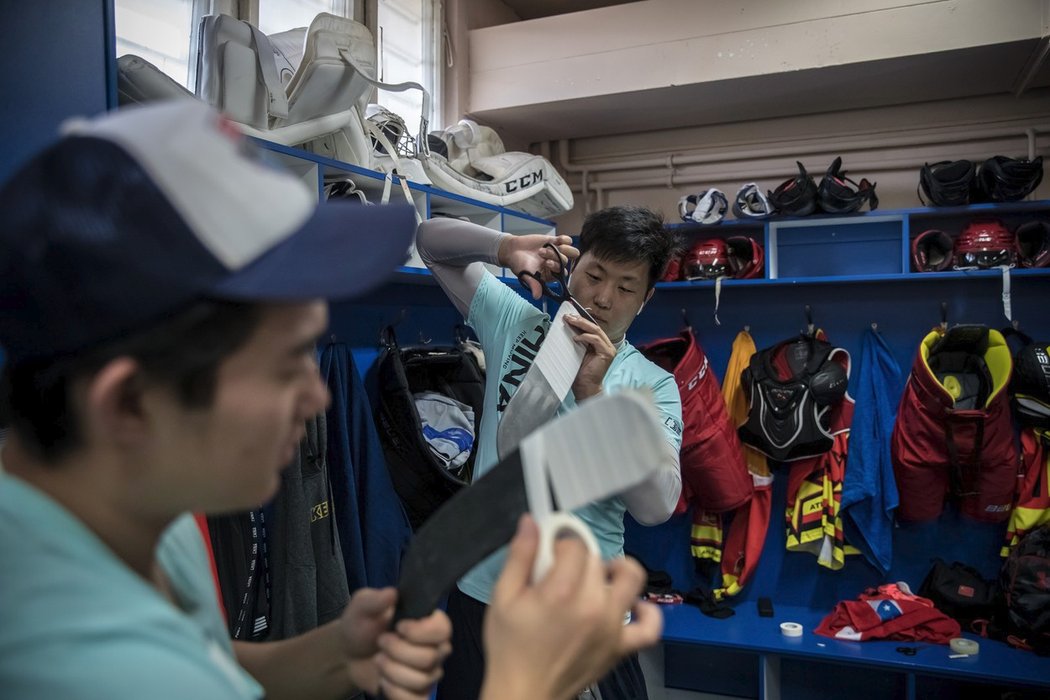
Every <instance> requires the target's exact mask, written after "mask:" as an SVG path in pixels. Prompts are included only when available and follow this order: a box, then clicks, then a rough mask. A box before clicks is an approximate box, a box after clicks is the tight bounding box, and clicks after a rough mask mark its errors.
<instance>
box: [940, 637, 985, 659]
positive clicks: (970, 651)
mask: <svg viewBox="0 0 1050 700" xmlns="http://www.w3.org/2000/svg"><path fill="white" fill-rule="evenodd" d="M948 646H950V647H951V649H952V651H953V652H955V653H956V654H966V655H967V656H973V655H974V654H977V653H979V652H980V651H981V646H980V645H979V644H978V643H977V642H975V641H973V640H972V639H964V638H963V637H955V638H954V639H952V640H951V641H949V642H948Z"/></svg>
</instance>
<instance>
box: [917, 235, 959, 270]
mask: <svg viewBox="0 0 1050 700" xmlns="http://www.w3.org/2000/svg"><path fill="white" fill-rule="evenodd" d="M952 245H953V244H952V237H951V236H949V235H948V234H947V233H945V232H944V231H940V230H938V229H935V228H933V229H930V230H928V231H923V232H922V233H920V234H919V235H918V236H916V237H915V238H914V239H913V240H912V242H911V262H912V266H913V267H914V269H915V271H916V272H940V271H941V270H947V269H948V268H949V267H951V266H952V259H953V258H952Z"/></svg>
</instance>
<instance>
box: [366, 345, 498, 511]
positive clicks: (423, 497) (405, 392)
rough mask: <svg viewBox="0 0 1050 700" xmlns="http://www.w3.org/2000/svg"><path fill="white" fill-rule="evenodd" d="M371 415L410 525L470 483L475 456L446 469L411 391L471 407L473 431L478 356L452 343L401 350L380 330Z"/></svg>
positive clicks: (479, 398) (477, 411)
mask: <svg viewBox="0 0 1050 700" xmlns="http://www.w3.org/2000/svg"><path fill="white" fill-rule="evenodd" d="M373 371H374V373H375V380H376V382H375V384H374V386H375V388H376V390H377V391H376V395H375V397H374V401H373V407H372V410H373V413H374V414H375V421H376V425H377V426H378V427H379V436H380V442H381V443H382V445H383V453H384V454H385V456H386V463H387V469H388V470H389V471H390V478H391V480H392V481H393V483H394V490H395V491H396V492H397V495H398V497H399V498H400V499H401V502H402V504H403V505H404V507H405V513H406V514H407V515H408V519H409V522H410V523H411V524H412V527H413V529H415V528H418V527H419V526H420V525H421V524H423V522H424V521H425V520H426V519H427V518H428V517H430V515H431V514H432V513H433V512H434V511H435V510H437V509H438V508H439V507H440V506H441V505H442V504H443V503H444V502H445V501H447V500H448V499H449V498H451V497H452V496H453V495H454V494H455V493H456V492H457V491H459V490H460V489H461V488H463V487H464V486H466V485H467V484H469V483H470V481H471V476H472V474H473V470H474V456H475V455H476V454H477V451H476V450H474V451H472V452H471V455H470V457H469V458H468V459H467V460H466V462H465V463H464V464H463V465H462V466H460V467H459V468H458V469H457V470H455V471H450V470H449V469H446V467H445V466H444V465H443V464H442V461H441V460H440V459H439V458H438V457H437V456H436V455H435V454H434V452H433V451H432V450H431V447H430V444H429V443H428V442H427V440H426V438H425V437H424V435H423V422H422V420H421V419H420V416H419V412H418V411H417V409H416V399H415V397H414V396H413V395H414V394H416V393H420V392H424V391H433V392H437V393H439V394H443V395H444V396H447V397H449V398H452V399H455V400H456V401H458V402H460V403H463V404H466V405H467V406H469V407H471V408H472V409H473V411H474V435H477V434H478V430H479V428H480V426H481V410H482V405H483V400H484V396H485V380H484V374H483V373H482V371H481V368H480V367H479V366H478V362H477V360H476V359H475V358H474V355H473V354H471V353H470V352H466V351H464V350H462V349H461V348H459V347H456V346H432V345H425V346H420V347H406V348H402V347H400V346H398V344H397V337H396V336H395V335H394V329H393V328H392V327H390V326H387V327H386V328H384V329H383V331H382V333H381V350H380V353H379V358H378V359H377V360H376V364H375V368H374V370H373Z"/></svg>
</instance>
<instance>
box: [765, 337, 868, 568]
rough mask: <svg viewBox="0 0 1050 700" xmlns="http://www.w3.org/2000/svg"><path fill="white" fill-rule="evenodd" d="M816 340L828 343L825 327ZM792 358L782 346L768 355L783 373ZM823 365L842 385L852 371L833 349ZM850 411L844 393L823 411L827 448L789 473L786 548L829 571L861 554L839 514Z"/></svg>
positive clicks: (845, 357)
mask: <svg viewBox="0 0 1050 700" xmlns="http://www.w3.org/2000/svg"><path fill="white" fill-rule="evenodd" d="M815 338H816V339H817V340H819V341H821V342H826V339H825V338H824V335H823V331H818V332H817V334H816V336H815ZM790 362H791V348H790V346H784V345H783V344H781V345H780V346H778V349H777V350H776V351H775V352H774V353H773V355H772V362H771V363H772V366H773V367H774V369H775V370H776V371H778V372H780V373H781V375H782V376H783V375H784V374H786V373H787V372H788V371H790ZM826 363H829V364H833V365H834V366H835V367H837V368H838V369H839V370H840V371H841V374H842V376H843V377H844V379H843V386H845V383H846V381H848V380H849V373H850V356H849V353H848V352H846V351H845V350H844V349H842V348H832V349H831V350H830V352H829V353H828V357H827V359H826ZM853 411H854V403H853V399H852V398H851V397H850V396H849V394H847V393H846V392H845V391H843V393H842V399H841V400H840V401H838V402H837V403H835V404H834V405H832V406H830V407H829V408H828V411H827V413H826V414H825V415H826V420H827V426H828V427H827V432H828V433H830V434H831V435H832V445H831V449H830V450H828V451H827V452H824V453H823V454H820V455H817V456H815V457H809V458H806V459H801V460H796V461H794V462H792V463H791V471H790V472H789V473H788V493H787V503H788V505H787V511H786V518H785V519H786V525H787V540H786V548H787V550H788V551H790V552H809V553H810V554H813V555H815V556H816V557H817V563H818V564H819V565H820V566H824V567H827V568H829V569H831V570H833V571H837V570H838V569H841V568H842V566H843V564H844V563H845V561H846V556H847V555H851V554H859V550H857V549H856V548H854V547H851V546H850V545H848V544H847V543H846V538H845V534H844V532H843V528H842V516H841V514H840V509H841V504H842V485H843V482H844V480H845V475H846V459H847V456H848V451H849V441H850V427H851V426H852V424H853Z"/></svg>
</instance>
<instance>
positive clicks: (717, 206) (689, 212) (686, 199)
mask: <svg viewBox="0 0 1050 700" xmlns="http://www.w3.org/2000/svg"><path fill="white" fill-rule="evenodd" d="M728 206H729V202H728V201H727V200H726V196H725V195H724V194H723V193H722V191H721V190H716V189H715V188H713V187H712V188H711V189H709V190H703V191H702V192H698V193H697V194H687V195H685V196H683V197H682V198H681V199H679V200H678V213H679V214H680V215H681V217H682V221H689V222H693V223H697V224H704V225H711V224H717V223H719V222H721V221H722V219H723V218H725V215H726V209H727V208H728Z"/></svg>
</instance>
